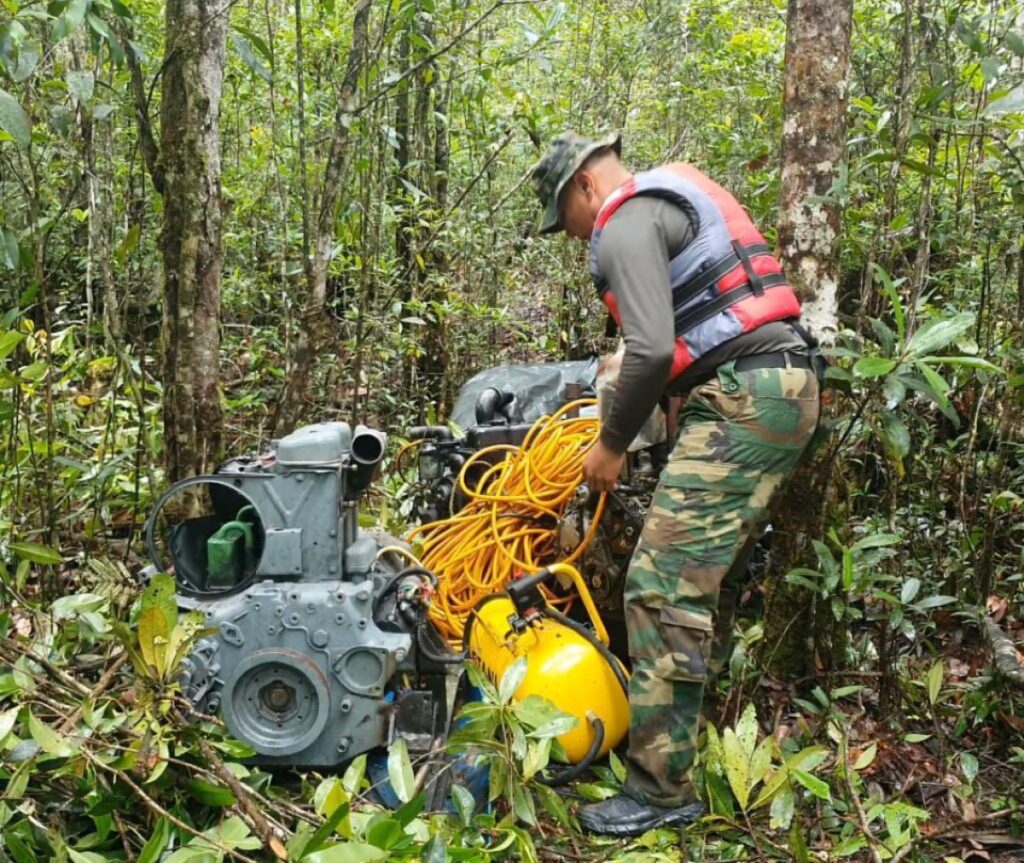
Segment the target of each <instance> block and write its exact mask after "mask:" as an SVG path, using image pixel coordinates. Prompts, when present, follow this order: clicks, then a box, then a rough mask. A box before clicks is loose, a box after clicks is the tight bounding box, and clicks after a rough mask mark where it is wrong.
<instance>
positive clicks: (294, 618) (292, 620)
mask: <svg viewBox="0 0 1024 863" xmlns="http://www.w3.org/2000/svg"><path fill="white" fill-rule="evenodd" d="M288 622H289V623H291V624H296V623H298V622H299V616H298V615H297V614H289V615H288Z"/></svg>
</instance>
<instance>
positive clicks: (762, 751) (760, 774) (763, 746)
mask: <svg viewBox="0 0 1024 863" xmlns="http://www.w3.org/2000/svg"><path fill="white" fill-rule="evenodd" d="M774 751H775V738H773V737H772V736H771V735H770V734H769V735H768V736H767V737H765V738H764V739H763V740H762V741H761V742H760V743H759V744H758V746H757V749H755V750H754V754H753V755H752V756H751V757H750V787H751V789H753V788H755V787H756V786H757V783H758V782H760V781H761V780H762V779H764V777H765V774H766V773H767V772H768V768H769V767H771V764H772V753H773V752H774Z"/></svg>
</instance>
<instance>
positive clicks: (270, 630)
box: [267, 626, 277, 635]
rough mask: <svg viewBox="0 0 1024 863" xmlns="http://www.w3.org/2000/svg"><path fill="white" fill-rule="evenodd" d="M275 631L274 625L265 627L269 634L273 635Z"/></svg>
mask: <svg viewBox="0 0 1024 863" xmlns="http://www.w3.org/2000/svg"><path fill="white" fill-rule="evenodd" d="M275 632H277V627H276V626H268V627H267V633H268V634H269V635H273V634H274V633H275Z"/></svg>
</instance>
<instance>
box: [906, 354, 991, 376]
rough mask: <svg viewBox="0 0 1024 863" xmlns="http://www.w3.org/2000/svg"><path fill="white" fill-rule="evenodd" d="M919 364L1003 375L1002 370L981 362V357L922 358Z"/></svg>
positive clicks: (983, 361)
mask: <svg viewBox="0 0 1024 863" xmlns="http://www.w3.org/2000/svg"><path fill="white" fill-rule="evenodd" d="M921 362H922V363H927V364H929V365H936V366H937V365H947V366H967V367H968V368H972V369H980V370H981V371H983V372H991V373H992V374H995V375H1001V374H1003V370H1002V369H1001V368H999V366H997V365H995V364H994V363H990V362H989V361H988V360H983V359H982V358H981V357H969V356H960V357H922V358H921Z"/></svg>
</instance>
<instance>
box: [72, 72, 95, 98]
mask: <svg viewBox="0 0 1024 863" xmlns="http://www.w3.org/2000/svg"><path fill="white" fill-rule="evenodd" d="M64 80H65V81H66V82H67V85H68V92H69V93H71V95H72V97H73V98H74V100H75V101H76V102H78V103H79V104H85V103H87V102H88V101H89V100H90V99H92V94H93V90H94V89H95V87H96V79H95V78H94V77H93V74H92V72H91V71H76V70H74V69H70V70H68V72H67V74H66V75H65V76H64Z"/></svg>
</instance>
